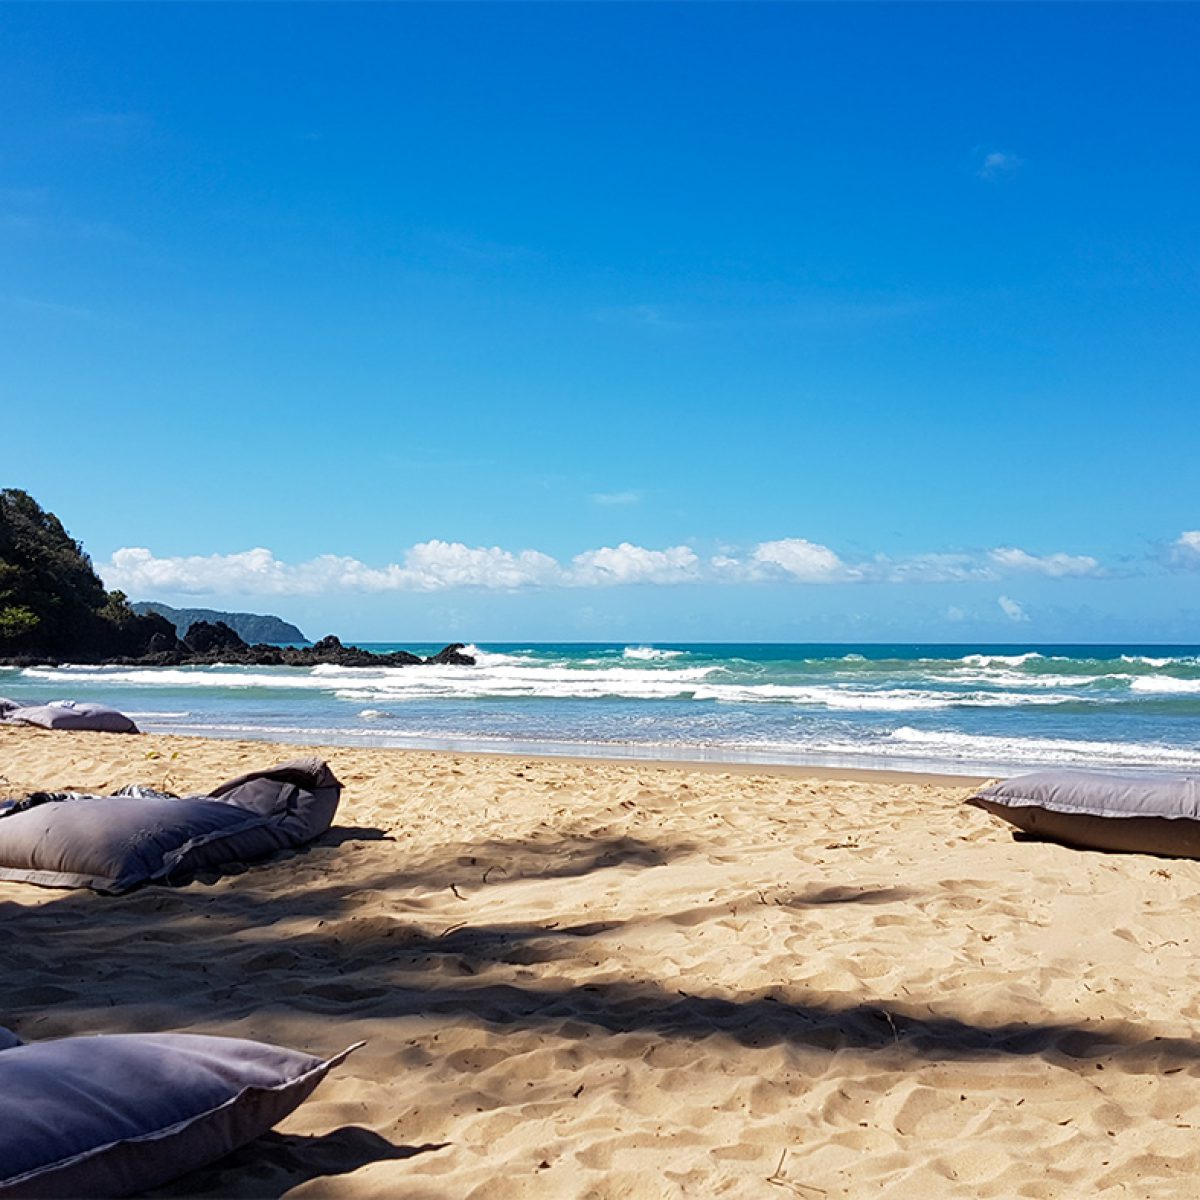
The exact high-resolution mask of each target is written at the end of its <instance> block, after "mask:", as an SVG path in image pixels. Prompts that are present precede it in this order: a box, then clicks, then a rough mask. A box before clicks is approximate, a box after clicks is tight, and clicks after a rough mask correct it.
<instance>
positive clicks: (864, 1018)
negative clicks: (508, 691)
mask: <svg viewBox="0 0 1200 1200" xmlns="http://www.w3.org/2000/svg"><path fill="white" fill-rule="evenodd" d="M300 753H319V754H321V756H322V757H326V758H328V759H329V761H330V763H331V764H332V766H333V768H334V770H335V771H336V772H337V774H338V775H339V776H340V777H341V779H342V780H343V782H344V784H345V789H346V790H345V793H344V798H343V802H342V807H341V809H340V811H339V814H338V819H337V822H336V828H335V831H334V834H333V835H332V836H330V837H327V838H326V839H324V840H323V841H322V842H321V843H320V844H318V845H317V846H315V847H313V848H312V849H311V850H309V851H308V852H306V853H302V854H296V855H292V856H290V857H285V858H281V859H277V860H275V861H273V862H271V863H270V864H267V865H264V866H259V867H255V868H252V869H250V870H246V871H244V872H242V873H239V874H234V875H227V876H225V877H223V878H221V879H220V880H219V881H218V882H216V883H210V884H204V883H194V884H192V885H190V886H188V887H185V888H179V889H168V888H162V887H154V888H148V889H145V890H143V891H141V892H137V893H134V894H132V895H129V896H125V897H116V898H113V897H103V896H97V895H93V894H91V893H88V892H66V891H51V890H46V889H40V888H36V887H32V886H26V885H18V884H7V883H0V911H2V912H3V921H2V922H0V952H2V954H3V964H4V966H3V974H2V980H0V997H2V1003H0V1024H5V1025H8V1026H10V1027H11V1028H13V1029H14V1030H15V1031H16V1032H18V1033H19V1034H20V1035H21V1036H22V1037H24V1038H25V1039H27V1040H36V1039H40V1038H49V1037H60V1036H64V1035H70V1034H83V1033H102V1032H104V1033H109V1032H111V1033H115V1032H128V1031H162V1030H189V1031H194V1032H203V1033H213V1034H230V1035H236V1036H241V1037H249V1038H258V1039H262V1040H266V1041H274V1042H279V1043H283V1044H286V1045H289V1046H294V1047H297V1048H301V1049H304V1050H308V1051H312V1052H314V1053H319V1054H328V1053H333V1052H334V1051H336V1050H339V1049H340V1048H342V1047H343V1046H345V1045H347V1044H348V1043H350V1042H353V1041H357V1040H359V1039H365V1040H366V1042H367V1045H366V1046H365V1047H364V1048H363V1049H362V1050H360V1051H358V1052H357V1053H356V1054H354V1055H353V1056H352V1057H351V1058H350V1059H349V1060H348V1061H347V1062H346V1063H345V1064H344V1065H343V1066H342V1067H340V1068H339V1069H338V1070H337V1071H335V1072H334V1074H333V1075H332V1076H331V1077H330V1079H329V1080H327V1081H326V1082H325V1083H324V1084H323V1085H322V1086H321V1087H320V1089H319V1090H318V1091H317V1092H316V1094H315V1095H314V1096H313V1098H312V1099H311V1100H310V1101H309V1102H308V1103H306V1104H304V1105H302V1106H301V1107H300V1108H299V1109H298V1110H297V1112H296V1113H295V1114H293V1116H291V1117H290V1118H289V1119H288V1120H287V1121H286V1122H284V1123H283V1124H282V1125H281V1126H280V1127H279V1128H278V1130H277V1131H276V1132H275V1133H273V1134H271V1135H268V1136H267V1137H266V1138H264V1139H261V1140H259V1141H258V1142H256V1143H254V1144H253V1145H252V1146H250V1147H248V1148H246V1149H244V1150H242V1151H239V1152H238V1153H237V1154H235V1155H234V1156H232V1157H231V1158H228V1159H226V1160H225V1161H223V1162H222V1163H220V1164H218V1165H215V1166H213V1167H211V1168H208V1169H206V1170H203V1171H200V1172H196V1173H194V1174H192V1175H190V1176H188V1177H187V1178H186V1179H185V1180H182V1181H180V1182H178V1183H177V1184H174V1185H172V1186H171V1187H169V1188H165V1189H162V1190H161V1191H159V1192H157V1193H154V1194H155V1195H161V1196H185V1195H186V1196H206V1197H216V1196H245V1197H251V1196H260V1197H266V1196H281V1195H284V1194H286V1195H288V1196H294V1197H304V1196H308V1197H312V1196H346V1197H356V1198H357V1197H380V1198H383V1197H387V1198H389V1200H390V1198H395V1197H430V1198H434V1197H442V1198H447V1200H449V1198H453V1200H462V1198H465V1197H478V1198H488V1200H503V1198H506V1197H581V1198H582V1197H592V1198H596V1200H607V1198H610V1197H653V1198H657V1197H700V1198H703V1197H709V1196H738V1197H741V1196H746V1197H757V1196H797V1197H806V1198H820V1197H826V1196H837V1197H840V1196H855V1197H857V1196H864V1197H865V1196H870V1197H921V1198H928V1197H944V1196H980V1197H1018V1196H1020V1197H1083V1196H1088V1197H1094V1196H1113V1197H1116V1196H1121V1197H1152V1196H1153V1197H1157V1196H1180V1197H1182V1196H1191V1195H1194V1194H1195V1193H1196V1187H1197V1185H1196V1183H1195V1177H1196V1175H1197V1172H1200V1137H1198V1136H1197V1127H1198V1126H1200V1042H1198V1041H1196V1040H1195V1039H1194V1037H1193V1029H1194V1024H1195V1022H1196V1019H1197V1017H1198V1015H1200V989H1198V987H1197V984H1198V983H1200V970H1197V960H1196V954H1195V951H1196V948H1197V947H1196V943H1195V942H1194V941H1193V938H1194V937H1195V936H1196V930H1195V929H1194V928H1193V927H1194V926H1196V925H1197V918H1198V917H1200V862H1190V861H1169V860H1160V859H1153V858H1148V857H1142V856H1115V855H1104V854H1098V853H1091V852H1080V851H1074V850H1070V849H1067V848H1064V847H1061V846H1055V845H1049V844H1042V843H1038V842H1032V841H1017V840H1015V839H1014V838H1013V836H1012V835H1011V833H1010V831H1009V830H1008V829H1007V828H1005V827H1004V826H1002V825H1001V824H1000V823H999V822H998V821H996V820H995V819H993V818H991V817H989V816H987V815H986V814H984V813H982V812H979V811H977V810H975V809H973V808H969V807H964V805H963V804H962V800H963V799H964V797H965V796H967V795H969V794H970V787H969V786H968V784H967V783H966V781H962V780H942V781H937V780H929V779H921V778H919V777H905V776H871V775H866V774H864V775H861V776H859V777H855V776H853V775H850V774H847V773H836V772H824V773H816V772H804V771H800V770H795V769H793V770H791V771H784V770H778V771H773V770H771V769H767V768H759V767H755V768H752V769H732V768H725V767H721V768H717V769H697V768H692V767H677V766H675V767H673V766H664V765H658V764H651V763H628V762H625V763H616V762H600V761H595V762H593V761H588V762H580V761H570V760H552V759H534V758H523V757H511V758H510V757H502V756H474V755H467V754H458V753H452V752H441V753H416V752H408V751H394V750H377V749H346V748H329V749H327V750H316V749H314V748H298V747H295V746H273V745H269V744H266V743H261V742H232V741H205V740H200V739H192V738H178V737H165V736H153V735H147V736H142V737H120V736H111V735H110V736H106V735H100V734H62V733H48V732H44V731H40V730H29V729H18V728H0V776H3V778H2V779H0V795H3V794H13V793H18V794H19V793H23V792H25V791H27V790H32V789H35V788H39V787H73V788H84V789H92V790H96V789H99V790H103V791H107V790H110V789H112V788H115V787H117V786H120V785H122V784H125V783H131V782H139V783H147V784H153V785H159V786H162V785H165V786H166V787H167V788H169V789H170V790H173V791H176V792H191V791H207V790H208V789H209V788H210V787H212V786H213V785H215V784H217V783H219V782H221V781H222V780H223V779H225V778H228V777H230V776H232V775H235V774H238V773H240V772H241V771H244V770H248V769H254V768H258V767H264V766H269V765H271V764H272V763H275V762H278V761H282V760H284V759H287V758H292V757H296V756H297V755H298V754H300Z"/></svg>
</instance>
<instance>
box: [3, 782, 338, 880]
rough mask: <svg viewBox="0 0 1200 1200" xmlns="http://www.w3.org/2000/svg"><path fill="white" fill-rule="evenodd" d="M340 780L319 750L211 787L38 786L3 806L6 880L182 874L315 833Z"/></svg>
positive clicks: (300, 841) (331, 808) (324, 824)
mask: <svg viewBox="0 0 1200 1200" xmlns="http://www.w3.org/2000/svg"><path fill="white" fill-rule="evenodd" d="M341 787H342V785H341V784H340V783H339V782H338V780H337V778H336V777H335V776H334V774H333V772H332V771H331V770H330V769H329V767H328V765H327V764H326V763H324V762H323V761H321V760H320V759H301V760H297V761H295V762H288V763H281V764H280V765H279V766H276V767H271V768H268V769H267V770H265V771H255V772H252V773H251V774H249V775H240V776H238V777H237V778H236V779H231V780H230V781H229V782H228V783H224V784H222V785H221V786H220V787H218V788H216V789H214V791H212V792H211V793H210V794H209V795H207V796H188V797H185V798H183V799H180V798H178V797H174V796H169V795H166V794H164V793H161V792H153V791H150V790H149V789H146V788H138V787H135V788H127V789H125V791H124V793H123V794H122V793H118V794H116V795H113V796H90V795H83V794H80V793H76V792H37V793H34V794H32V795H30V796H28V797H25V798H24V799H22V800H20V801H17V802H15V804H12V805H10V807H9V808H8V809H7V810H0V879H10V880H16V881H19V882H24V883H37V884H41V885H43V886H46V887H89V888H93V889H94V890H96V891H99V892H125V891H128V890H129V889H130V888H134V887H137V886H138V885H139V884H143V883H148V882H151V881H160V882H166V883H183V882H186V881H187V880H188V879H190V878H191V877H192V876H193V875H194V874H195V872H196V871H197V870H200V869H201V868H205V867H221V866H226V865H228V864H231V863H245V862H253V861H255V860H257V859H262V858H265V857H267V856H268V855H270V854H273V853H275V852H276V851H278V850H283V849H289V848H296V847H299V846H302V845H304V844H305V843H307V842H310V841H312V840H313V838H316V837H319V836H320V835H321V834H322V833H324V832H325V831H326V830H327V829H328V828H329V826H330V824H331V823H332V821H333V816H334V813H335V812H336V811H337V806H338V801H339V799H340V798H341Z"/></svg>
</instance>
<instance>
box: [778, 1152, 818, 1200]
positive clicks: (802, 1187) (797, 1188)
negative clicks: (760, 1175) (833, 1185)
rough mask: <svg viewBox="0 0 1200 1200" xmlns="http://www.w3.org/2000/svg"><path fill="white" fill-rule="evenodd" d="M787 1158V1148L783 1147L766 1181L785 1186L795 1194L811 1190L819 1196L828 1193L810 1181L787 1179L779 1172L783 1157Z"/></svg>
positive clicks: (802, 1193) (804, 1193) (809, 1192)
mask: <svg viewBox="0 0 1200 1200" xmlns="http://www.w3.org/2000/svg"><path fill="white" fill-rule="evenodd" d="M786 1158H787V1149H786V1148H785V1149H784V1150H783V1151H782V1152H781V1153H780V1155H779V1162H778V1164H777V1165H776V1167H775V1170H774V1171H772V1172H771V1174H770V1175H768V1176H767V1182H768V1183H770V1184H773V1185H774V1186H775V1187H781V1188H787V1190H788V1191H789V1192H793V1193H795V1194H796V1195H797V1196H804V1195H807V1194H811V1193H813V1192H815V1193H817V1195H820V1196H827V1195H828V1194H829V1193H828V1192H827V1191H826V1190H825V1189H824V1188H819V1187H816V1186H815V1185H814V1184H811V1183H801V1182H800V1181H799V1180H798V1179H788V1177H787V1176H786V1175H783V1174H781V1173H780V1172H782V1170H783V1162H784V1159H786Z"/></svg>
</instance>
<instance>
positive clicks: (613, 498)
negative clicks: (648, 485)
mask: <svg viewBox="0 0 1200 1200" xmlns="http://www.w3.org/2000/svg"><path fill="white" fill-rule="evenodd" d="M641 499H642V493H641V492H593V493H592V503H593V504H639V503H640V502H641Z"/></svg>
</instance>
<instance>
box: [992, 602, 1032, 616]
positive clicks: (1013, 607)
mask: <svg viewBox="0 0 1200 1200" xmlns="http://www.w3.org/2000/svg"><path fill="white" fill-rule="evenodd" d="M996 603H997V604H998V605H1000V610H1001V611H1002V612H1003V613H1004V615H1005V616H1006V617H1007V618H1008V619H1009V620H1010V621H1028V620H1029V616H1028V614H1027V613H1026V612H1025V610H1024V609H1023V608H1022V607H1021V606H1020V604H1018V603H1017V601H1016V600H1013V599H1012V598H1011V597H1009V596H997V597H996Z"/></svg>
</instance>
